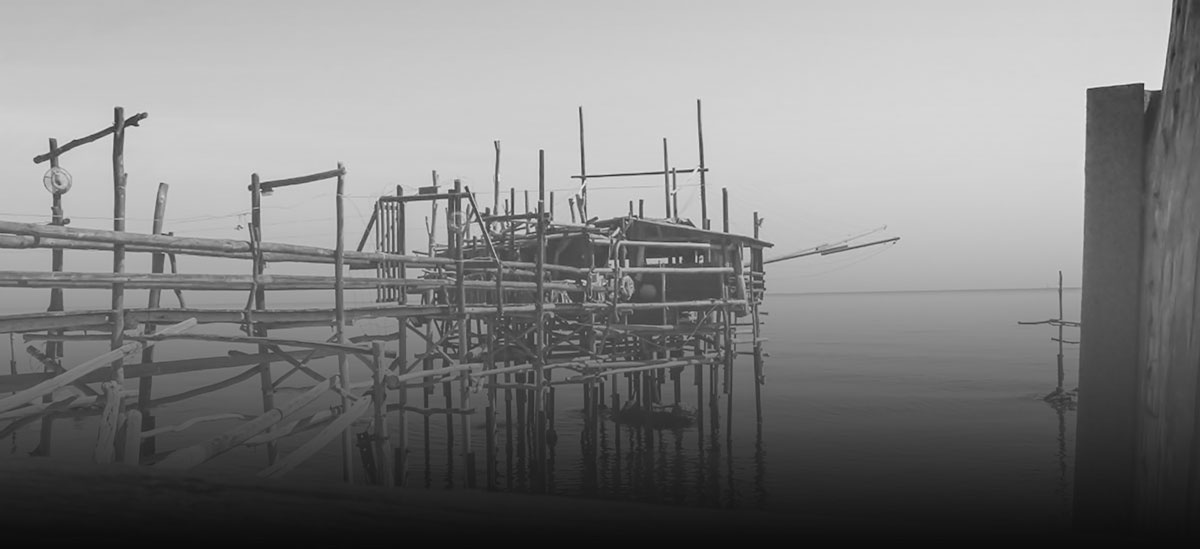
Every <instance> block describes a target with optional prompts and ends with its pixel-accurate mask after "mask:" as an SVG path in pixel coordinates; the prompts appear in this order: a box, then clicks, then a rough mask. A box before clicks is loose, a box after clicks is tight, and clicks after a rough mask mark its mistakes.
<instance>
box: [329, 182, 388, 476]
mask: <svg viewBox="0 0 1200 549" xmlns="http://www.w3.org/2000/svg"><path fill="white" fill-rule="evenodd" d="M338 172H339V173H338V176H337V242H336V243H335V244H336V247H335V248H334V256H333V276H334V289H333V298H334V318H335V323H336V327H335V328H334V333H335V334H336V335H337V341H338V343H341V344H343V345H345V344H346V295H345V281H344V280H343V277H344V275H345V273H344V271H345V268H344V265H345V257H344V254H345V246H346V242H345V231H346V220H345V216H346V207H345V194H344V193H345V187H346V175H345V168H344V167H343V166H342V163H341V162H338ZM338 381H339V382H340V383H341V386H342V391H343V393H342V413H343V414H345V413H349V411H350V404H351V402H350V398H349V396H348V394H349V390H350V365H349V364H348V363H347V360H346V353H344V352H341V353H338ZM353 459H354V433H352V432H351V431H350V429H346V430H344V431H342V480H344V481H345V482H348V483H353V482H354V462H353ZM381 466H383V464H381ZM382 468H384V469H386V468H387V467H386V466H383V467H382Z"/></svg>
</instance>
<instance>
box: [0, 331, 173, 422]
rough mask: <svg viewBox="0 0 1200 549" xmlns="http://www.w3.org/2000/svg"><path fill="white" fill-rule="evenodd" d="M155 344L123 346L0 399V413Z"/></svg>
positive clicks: (151, 342) (163, 332)
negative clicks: (144, 346)
mask: <svg viewBox="0 0 1200 549" xmlns="http://www.w3.org/2000/svg"><path fill="white" fill-rule="evenodd" d="M195 325H196V322H195V321H194V320H192V321H184V322H180V323H179V324H175V325H173V326H168V327H167V328H164V329H163V330H162V331H161V332H159V334H166V335H172V334H177V333H180V332H183V331H184V330H187V329H189V328H191V327H193V326H195ZM154 343H155V342H154V341H147V342H145V343H142V342H137V341H134V342H130V343H126V344H125V345H123V346H121V347H120V348H118V349H114V350H112V351H109V352H107V353H104V354H103V355H100V356H98V357H96V358H93V359H91V360H89V361H87V362H84V363H83V364H80V365H79V366H76V367H74V368H71V369H70V370H68V371H66V372H65V373H63V374H60V375H58V376H55V377H53V378H51V379H48V380H45V381H43V382H41V383H38V384H37V385H34V386H33V387H30V388H28V389H25V390H23V391H19V392H17V393H15V394H12V395H9V396H7V397H4V398H2V399H0V412H3V411H8V410H12V409H13V408H16V407H17V406H20V405H22V404H26V403H28V402H30V401H32V400H34V399H36V398H38V397H41V396H43V395H48V394H50V393H53V392H54V391H56V390H58V389H60V388H62V387H63V386H66V385H69V384H71V383H73V382H75V381H78V380H80V379H82V378H83V377H84V376H85V375H87V374H89V373H91V372H93V371H95V370H98V369H100V368H102V367H105V366H108V365H109V364H112V363H114V362H116V361H117V360H119V359H122V358H124V357H126V356H129V355H131V354H133V353H135V352H137V351H138V350H139V349H141V348H142V346H143V345H153V344H154Z"/></svg>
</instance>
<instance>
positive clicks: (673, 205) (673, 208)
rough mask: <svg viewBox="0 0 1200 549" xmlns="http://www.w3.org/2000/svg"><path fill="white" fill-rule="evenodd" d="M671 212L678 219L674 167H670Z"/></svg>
mask: <svg viewBox="0 0 1200 549" xmlns="http://www.w3.org/2000/svg"><path fill="white" fill-rule="evenodd" d="M671 213H673V214H674V216H673V217H674V218H675V219H679V182H678V180H677V179H676V178H675V168H671Z"/></svg>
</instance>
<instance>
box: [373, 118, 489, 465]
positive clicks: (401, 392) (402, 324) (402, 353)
mask: <svg viewBox="0 0 1200 549" xmlns="http://www.w3.org/2000/svg"><path fill="white" fill-rule="evenodd" d="M496 145H497V147H499V142H497V144H496ZM403 194H404V188H403V187H401V186H399V185H396V196H402V195H403ZM396 214H397V219H396V242H395V244H396V250H398V251H399V252H400V253H401V254H407V253H408V217H407V213H406V211H405V204H404V203H403V202H397V203H396ZM399 275H400V278H402V279H403V278H407V277H408V267H406V266H405V265H404V264H403V263H401V264H400V270H399ZM399 290H400V303H402V304H406V303H408V289H407V288H400V289H399ZM396 320H398V321H399V329H398V330H397V332H398V337H397V341H396V362H397V364H399V368H398V370H399V372H398V373H403V371H404V368H405V367H406V366H407V365H408V325H409V321H408V317H399V318H397V319H396ZM396 398H397V402H398V403H399V406H400V410H399V412H398V413H399V414H400V425H399V433H398V435H397V437H396V451H395V469H396V472H395V479H394V481H395V484H396V485H398V486H405V485H407V483H408V411H407V410H405V407H406V406H408V387H407V386H405V387H401V388H398V389H396Z"/></svg>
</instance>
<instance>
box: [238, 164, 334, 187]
mask: <svg viewBox="0 0 1200 549" xmlns="http://www.w3.org/2000/svg"><path fill="white" fill-rule="evenodd" d="M345 175H346V169H345V168H343V167H342V166H340V165H339V166H338V168H337V169H336V170H329V171H325V172H320V173H314V174H309V175H301V176H299V177H291V178H287V179H273V180H271V181H262V182H260V183H259V189H261V190H262V192H265V193H269V192H271V191H273V190H275V189H278V188H279V187H287V186H290V185H301V184H304V183H315V182H317V181H324V180H326V179H334V178H341V177H344V176H345Z"/></svg>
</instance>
